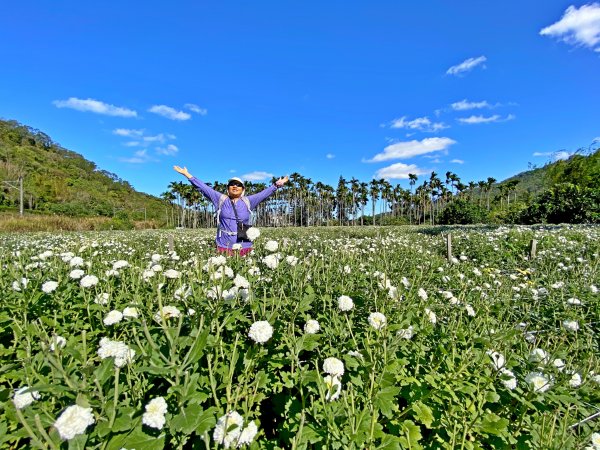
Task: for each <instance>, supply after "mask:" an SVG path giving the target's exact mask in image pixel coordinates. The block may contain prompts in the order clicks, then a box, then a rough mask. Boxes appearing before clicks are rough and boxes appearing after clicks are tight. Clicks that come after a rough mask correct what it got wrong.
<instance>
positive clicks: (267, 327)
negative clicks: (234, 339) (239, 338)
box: [248, 320, 273, 344]
mask: <svg viewBox="0 0 600 450" xmlns="http://www.w3.org/2000/svg"><path fill="white" fill-rule="evenodd" d="M271 336H273V327H272V326H271V324H270V323H269V322H267V321H266V320H259V321H257V322H254V323H253V324H252V325H251V326H250V331H249V332H248V337H249V338H250V339H252V340H253V341H254V342H256V343H258V344H264V343H265V342H267V341H268V340H269V339H271Z"/></svg>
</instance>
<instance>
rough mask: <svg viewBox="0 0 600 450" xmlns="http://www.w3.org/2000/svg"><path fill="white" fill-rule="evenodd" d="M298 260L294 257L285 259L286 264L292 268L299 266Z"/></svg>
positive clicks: (290, 256) (289, 256)
mask: <svg viewBox="0 0 600 450" xmlns="http://www.w3.org/2000/svg"><path fill="white" fill-rule="evenodd" d="M298 261H299V260H298V258H297V257H296V256H294V255H288V256H286V257H285V262H286V263H288V264H289V265H290V266H295V265H296V264H298Z"/></svg>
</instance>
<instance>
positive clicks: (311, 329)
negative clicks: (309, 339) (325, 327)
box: [304, 319, 321, 334]
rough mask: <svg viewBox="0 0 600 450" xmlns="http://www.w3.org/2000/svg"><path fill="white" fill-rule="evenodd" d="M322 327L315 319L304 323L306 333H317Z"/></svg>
mask: <svg viewBox="0 0 600 450" xmlns="http://www.w3.org/2000/svg"><path fill="white" fill-rule="evenodd" d="M320 329H321V325H319V322H317V321H316V320H314V319H310V320H307V321H306V323H305V324H304V332H305V333H306V334H316V333H318V332H319V330H320Z"/></svg>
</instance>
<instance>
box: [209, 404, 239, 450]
mask: <svg viewBox="0 0 600 450" xmlns="http://www.w3.org/2000/svg"><path fill="white" fill-rule="evenodd" d="M243 425H244V419H243V417H242V416H240V415H239V414H238V413H237V412H235V411H231V412H228V413H227V414H225V415H224V416H221V417H219V420H218V421H217V424H216V425H215V429H214V431H213V439H214V440H215V442H217V443H218V444H221V445H223V447H225V448H229V447H231V446H232V445H233V446H235V445H236V443H237V441H238V439H239V438H240V435H241V434H242V426H243Z"/></svg>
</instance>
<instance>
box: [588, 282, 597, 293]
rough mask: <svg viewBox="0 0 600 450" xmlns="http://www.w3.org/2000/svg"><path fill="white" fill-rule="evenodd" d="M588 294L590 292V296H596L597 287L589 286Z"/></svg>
mask: <svg viewBox="0 0 600 450" xmlns="http://www.w3.org/2000/svg"><path fill="white" fill-rule="evenodd" d="M590 292H591V293H592V294H597V293H598V287H597V286H594V285H593V284H592V285H590Z"/></svg>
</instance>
